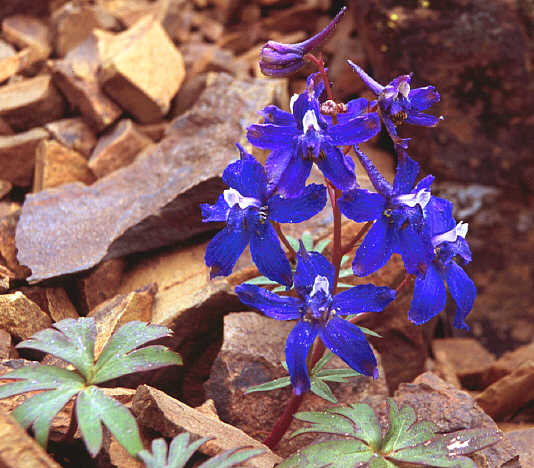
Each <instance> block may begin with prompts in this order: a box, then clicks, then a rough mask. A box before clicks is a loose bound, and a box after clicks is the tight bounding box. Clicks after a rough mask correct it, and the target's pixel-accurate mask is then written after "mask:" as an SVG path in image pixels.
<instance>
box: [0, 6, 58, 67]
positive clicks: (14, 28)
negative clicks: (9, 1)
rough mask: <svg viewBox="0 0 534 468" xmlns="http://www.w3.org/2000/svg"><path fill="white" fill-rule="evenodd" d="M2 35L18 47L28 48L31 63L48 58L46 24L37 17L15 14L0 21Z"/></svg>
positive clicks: (47, 31) (48, 38)
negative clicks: (0, 22)
mask: <svg viewBox="0 0 534 468" xmlns="http://www.w3.org/2000/svg"><path fill="white" fill-rule="evenodd" d="M2 33H3V35H4V37H5V38H6V39H7V40H8V41H9V42H11V43H12V44H14V45H16V46H17V47H18V48H19V49H25V48H29V50H30V54H29V60H30V61H31V62H32V63H33V62H36V61H38V60H44V59H46V58H48V56H49V55H50V52H51V51H52V47H51V46H50V32H49V30H48V26H47V25H46V24H45V23H44V22H43V21H41V20H40V19H38V18H35V17H33V16H28V15H15V16H10V17H8V18H5V19H4V20H3V21H2Z"/></svg>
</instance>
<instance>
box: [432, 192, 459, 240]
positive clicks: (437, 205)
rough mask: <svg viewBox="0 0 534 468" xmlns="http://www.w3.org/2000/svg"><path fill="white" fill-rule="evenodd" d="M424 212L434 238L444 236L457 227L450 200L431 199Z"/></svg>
mask: <svg viewBox="0 0 534 468" xmlns="http://www.w3.org/2000/svg"><path fill="white" fill-rule="evenodd" d="M424 211H425V218H426V220H427V223H428V224H429V226H430V234H431V235H432V236H436V235H438V234H443V233H445V232H447V231H450V230H451V229H452V228H453V227H455V226H456V221H455V220H454V217H453V215H452V203H451V202H450V201H449V200H445V199H444V198H438V197H431V198H430V201H429V202H428V203H427V205H426V206H425V210H424Z"/></svg>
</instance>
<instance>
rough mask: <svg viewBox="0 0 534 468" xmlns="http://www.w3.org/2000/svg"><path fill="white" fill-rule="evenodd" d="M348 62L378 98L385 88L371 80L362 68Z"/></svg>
mask: <svg viewBox="0 0 534 468" xmlns="http://www.w3.org/2000/svg"><path fill="white" fill-rule="evenodd" d="M347 62H348V64H349V65H350V66H351V68H352V69H353V70H354V71H355V72H356V73H358V75H360V78H361V79H362V81H363V82H364V83H365V86H367V87H368V88H369V89H370V90H371V92H372V93H373V94H374V95H375V96H378V95H379V94H380V93H381V92H382V91H383V90H384V87H383V86H382V85H381V84H380V83H378V82H376V81H375V80H374V79H373V78H371V77H370V76H369V75H368V74H367V73H365V72H364V71H363V69H362V68H360V67H359V66H358V65H356V64H355V63H354V62H352V61H350V60H347Z"/></svg>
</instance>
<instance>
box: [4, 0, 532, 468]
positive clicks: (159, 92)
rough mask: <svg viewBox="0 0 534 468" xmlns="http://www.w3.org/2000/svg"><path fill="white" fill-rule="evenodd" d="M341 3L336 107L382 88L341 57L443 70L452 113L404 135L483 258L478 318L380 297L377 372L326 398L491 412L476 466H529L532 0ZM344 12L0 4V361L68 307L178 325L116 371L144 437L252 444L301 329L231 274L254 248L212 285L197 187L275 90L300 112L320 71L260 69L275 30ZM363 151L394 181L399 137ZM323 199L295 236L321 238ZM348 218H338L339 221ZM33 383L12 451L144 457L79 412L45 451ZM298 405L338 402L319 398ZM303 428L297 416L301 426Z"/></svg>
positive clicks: (381, 72) (11, 361)
mask: <svg viewBox="0 0 534 468" xmlns="http://www.w3.org/2000/svg"><path fill="white" fill-rule="evenodd" d="M348 3H349V11H348V12H347V14H346V15H345V18H344V20H343V21H342V22H341V23H340V25H339V26H338V28H337V29H336V32H335V34H334V35H332V37H331V39H330V41H329V42H328V43H327V45H326V47H325V56H326V59H327V65H328V67H329V76H330V78H331V80H332V81H333V82H334V83H335V85H334V94H335V95H336V97H337V99H338V100H347V99H349V98H354V97H356V96H364V97H370V96H369V94H368V91H366V90H365V89H364V86H363V84H362V83H361V82H360V81H359V79H358V78H357V76H356V75H355V74H354V73H353V72H352V71H351V70H350V69H349V67H348V66H347V65H346V63H345V59H347V58H350V59H351V60H353V61H354V62H357V63H359V64H360V65H362V66H363V67H364V68H366V69H368V70H370V71H372V73H373V75H374V76H375V78H376V79H377V80H378V81H380V82H382V83H384V84H385V83H387V82H388V81H389V80H390V79H391V78H393V77H395V76H397V75H399V74H401V73H409V72H412V71H413V72H414V77H413V82H414V83H415V85H416V86H424V85H427V84H433V85H435V86H436V87H437V89H438V90H439V92H440V93H441V102H440V104H439V105H438V106H436V108H435V109H434V110H435V113H437V114H438V115H439V114H443V115H444V117H445V120H444V121H443V122H442V123H440V126H439V128H438V129H425V128H414V127H412V128H403V129H401V134H402V135H404V136H408V135H409V136H411V137H413V144H412V143H411V144H410V154H412V156H413V157H414V158H415V159H417V160H418V161H420V162H421V164H422V165H423V167H424V170H425V171H426V172H427V173H432V174H434V175H435V176H436V177H437V182H436V184H435V187H434V190H433V192H434V193H435V194H437V195H440V196H444V197H447V198H449V199H451V200H453V201H454V202H455V209H456V212H455V216H456V217H457V218H458V219H463V220H464V221H467V222H469V237H468V239H469V242H470V245H471V248H472V250H473V262H472V263H471V264H470V265H469V266H468V267H467V268H466V269H467V271H468V273H469V274H470V276H471V277H472V278H473V279H474V281H475V284H476V285H477V300H476V302H475V306H474V309H473V311H472V313H471V314H470V315H469V317H468V320H467V322H468V323H469V325H470V326H471V331H470V332H458V331H456V330H453V329H452V327H451V325H450V322H449V320H448V318H447V317H452V316H453V313H454V304H450V308H448V309H447V313H448V314H445V313H444V314H442V316H440V317H438V318H436V319H434V320H433V321H432V322H431V323H429V324H427V325H425V326H424V327H415V326H413V325H412V324H411V323H410V322H408V320H407V318H406V311H407V308H408V306H409V302H410V298H411V287H410V288H404V289H403V290H402V294H401V297H400V298H398V300H396V301H395V302H394V303H393V304H391V305H390V306H389V307H388V308H387V309H386V310H385V311H384V312H383V313H382V314H374V316H373V317H371V318H369V319H368V320H367V322H363V323H362V325H363V326H366V327H368V328H372V329H373V330H375V331H377V332H378V333H380V334H381V335H382V338H380V339H379V338H377V339H373V341H372V342H373V346H374V347H375V349H376V350H377V353H378V354H379V356H380V369H381V373H380V375H381V376H380V378H379V379H377V380H369V379H367V378H364V377H357V378H353V379H351V380H350V382H349V383H345V384H334V387H333V388H334V394H335V395H336V396H337V398H338V400H339V401H340V402H343V403H354V402H358V401H363V402H366V403H368V404H370V405H371V406H373V407H374V408H375V409H376V410H377V411H378V412H379V413H380V414H383V413H384V411H385V399H386V398H387V396H389V395H393V396H394V398H395V399H396V400H397V401H398V402H399V403H410V404H412V405H413V406H414V408H415V410H416V412H417V414H418V416H420V417H424V418H427V419H431V420H432V421H434V422H435V423H436V424H437V425H438V427H439V428H440V431H443V432H452V431H457V430H459V429H465V428H477V427H484V428H497V427H498V428H499V429H501V430H502V431H504V435H503V438H502V440H501V442H499V443H498V444H497V445H495V446H493V447H490V448H487V449H485V450H483V451H481V452H479V453H477V454H476V455H474V456H473V457H474V459H475V461H476V463H477V466H480V467H488V468H494V467H495V468H497V467H501V466H502V467H517V466H523V467H531V466H534V462H533V460H534V451H533V447H534V409H533V402H534V391H533V388H534V387H532V386H531V385H532V384H533V382H534V342H533V341H532V337H533V336H534V287H533V285H534V253H533V252H534V248H533V246H534V209H533V204H534V162H533V161H534V159H533V158H532V148H533V147H534V120H533V115H532V110H533V109H534V92H533V87H534V79H533V78H532V70H531V67H530V64H531V63H532V61H533V60H534V36H533V35H532V29H533V24H534V6H533V4H532V2H529V1H527V0H525V1H517V2H505V1H503V0H490V1H482V0H473V1H471V2H466V1H463V0H449V1H442V2H433V1H426V0H425V1H418V2H412V1H410V2H409V1H402V2H393V1H378V0H371V1H364V0H353V1H352V2H348ZM341 6H342V2H337V1H330V0H305V1H304V0H303V1H298V2H292V1H284V0H253V1H249V2H246V1H240V0H157V1H150V0H128V1H126V0H93V1H89V0H87V1H85V0H78V1H76V0H72V1H66V0H48V1H47V0H39V1H21V0H3V1H2V2H1V3H0V21H1V22H2V35H1V37H0V196H1V200H0V359H1V360H2V361H1V362H0V373H1V374H4V373H5V372H7V371H9V370H11V369H12V368H18V367H22V366H29V365H35V364H36V362H35V361H36V359H37V358H42V356H40V357H39V356H36V355H35V354H27V353H22V352H20V353H19V352H17V351H16V350H15V348H14V345H15V344H16V343H18V342H19V341H21V340H24V339H27V338H29V337H30V336H31V335H32V334H34V333H35V332H37V331H39V330H41V329H43V328H46V327H49V326H50V325H51V324H52V323H53V322H56V321H59V320H61V319H64V318H68V317H72V318H76V317H79V316H92V317H95V320H96V321H97V323H98V324H99V330H100V333H101V334H102V336H104V337H106V336H109V335H110V334H111V333H112V332H113V330H114V329H116V327H118V326H120V325H121V324H123V323H125V322H127V321H130V320H143V321H151V322H152V323H157V324H163V325H166V326H168V327H169V328H171V329H172V330H173V332H174V335H173V338H172V339H171V340H170V341H169V343H168V345H169V346H171V347H172V349H174V350H175V351H178V352H179V353H180V354H181V355H182V357H183V360H184V366H183V367H181V368H179V369H174V368H173V369H168V370H162V371H154V372H150V373H148V374H143V375H140V376H135V377H128V378H123V379H119V381H117V382H114V387H113V388H110V389H109V392H110V393H111V394H112V395H114V396H115V397H116V398H118V399H119V400H120V401H121V402H123V403H124V404H126V405H127V406H129V407H130V408H131V409H132V410H133V412H134V414H135V415H136V418H137V421H138V423H139V425H140V426H141V428H142V430H143V435H144V437H145V440H146V442H149V441H150V440H151V439H153V438H154V437H156V436H159V435H163V436H165V437H172V436H173V435H175V434H176V433H178V432H181V431H183V430H187V431H189V432H191V433H192V434H194V435H199V436H206V435H211V436H215V437H216V439H215V440H214V441H212V442H211V443H210V444H209V445H207V446H205V447H207V448H204V446H203V450H204V454H206V455H214V454H216V453H218V452H219V451H221V450H224V449H227V448H231V447H236V446H242V445H258V444H260V442H259V441H261V440H263V438H265V436H266V435H267V434H268V433H269V430H270V426H271V425H272V423H273V422H274V421H275V420H276V419H277V417H278V416H279V415H280V414H281V413H282V411H283V404H282V402H283V401H285V399H287V398H288V396H289V390H288V389H287V388H286V389H281V390H276V391H272V392H266V393H254V394H249V395H245V393H244V392H245V390H246V388H248V387H249V386H250V385H256V384H259V383H263V382H265V381H268V380H272V379H275V378H278V377H282V376H284V375H286V374H285V371H284V369H283V368H282V366H281V365H280V361H281V359H283V348H284V346H283V344H284V342H285V338H286V336H287V333H288V330H289V329H291V327H292V324H290V323H289V324H288V323H283V322H278V321H273V320H270V319H267V318H265V317H263V316H261V315H258V314H256V313H253V312H250V311H247V310H245V308H244V306H243V305H242V304H240V302H239V301H238V299H237V296H236V295H235V293H234V292H233V288H234V287H235V286H236V285H237V284H240V283H241V282H242V281H244V280H247V279H249V278H251V277H253V276H256V275H257V271H256V270H255V267H254V266H253V264H252V263H251V261H250V258H249V257H248V256H245V257H243V258H242V259H241V260H240V261H239V263H238V265H237V267H236V268H235V270H234V273H233V274H232V275H231V276H230V277H228V278H222V279H216V280H213V281H210V280H209V278H208V271H207V268H206V266H205V265H204V260H203V257H204V251H205V247H206V244H207V242H208V241H209V239H210V238H211V236H212V234H213V225H211V224H204V223H202V222H201V218H200V210H199V204H200V203H202V202H213V201H215V199H216V197H217V195H218V193H219V192H220V190H221V189H222V187H223V185H222V181H221V174H222V170H223V169H224V167H225V166H226V165H227V164H228V162H229V161H231V160H233V159H235V158H236V150H235V147H234V144H235V142H236V141H239V142H241V143H242V144H243V145H245V147H246V148H247V149H248V150H249V151H252V148H250V147H249V146H247V141H246V139H245V128H246V127H247V126H248V125H250V124H251V123H254V122H258V121H259V120H258V119H259V117H258V115H257V114H256V111H257V110H258V109H262V108H263V107H264V106H266V105H268V104H277V105H278V106H280V107H283V108H286V109H287V108H288V104H289V96H291V95H292V93H293V92H295V91H301V90H302V87H303V84H304V80H305V78H306V75H307V73H309V72H311V71H313V70H312V69H311V68H305V69H304V70H302V71H301V72H299V73H298V74H297V75H295V76H293V77H292V78H291V79H266V78H264V77H262V75H261V72H260V71H259V67H258V57H259V48H260V46H261V44H262V43H264V42H265V41H266V40H268V39H274V40H278V41H281V42H298V41H300V40H303V39H304V38H306V37H309V36H310V35H312V34H314V33H316V32H317V31H318V30H320V29H321V28H322V27H323V26H325V25H326V24H327V23H328V21H329V20H330V18H331V17H332V16H333V15H334V14H335V13H336V12H337V10H338V9H339V8H340V7H341ZM154 50H157V53H153V51H154ZM366 149H367V151H368V152H369V154H370V156H371V157H372V158H373V160H374V161H375V163H376V164H377V165H378V166H379V167H380V168H381V169H382V170H383V171H384V172H385V173H386V174H387V175H388V176H391V174H392V167H393V166H394V160H393V155H392V153H391V148H390V147H389V145H388V143H387V137H386V136H385V135H380V136H379V137H377V138H375V139H374V140H373V141H372V142H371V143H369V144H367V146H366ZM255 155H256V156H257V157H258V158H262V157H264V155H262V154H260V153H258V152H255ZM360 183H361V185H362V186H365V184H366V180H364V179H363V178H362V179H361V180H360ZM327 211H328V210H324V211H323V212H322V213H321V215H320V216H318V217H316V218H314V219H313V220H312V221H310V222H307V223H303V224H302V225H297V226H295V227H293V228H292V229H290V230H289V231H288V232H289V233H290V234H292V235H295V236H298V235H300V234H302V232H303V231H304V230H308V231H310V232H311V233H312V235H313V237H314V239H317V240H319V239H324V238H326V237H328V236H329V235H330V234H331V231H330V224H331V217H330V215H329V213H327ZM357 230H358V226H356V225H355V224H354V223H345V224H344V233H343V236H344V237H345V238H346V239H347V240H348V239H350V238H351V237H352V236H353V235H354V234H355V233H356V232H357ZM327 252H328V249H327ZM402 276H403V271H402V263H401V262H400V259H399V258H396V257H394V258H393V259H392V260H391V261H390V263H389V264H388V265H387V267H386V268H385V269H384V270H381V271H380V272H378V273H376V274H375V275H373V278H372V279H373V281H374V282H375V284H378V285H388V286H389V285H393V284H398V282H399V281H400V279H401V278H402ZM366 281H367V280H366ZM354 283H355V284H356V283H357V280H356V279H355V280H354ZM451 302H452V301H451ZM42 361H43V362H48V363H50V362H53V358H52V357H51V356H45V357H44V358H43V359H42ZM331 365H332V366H341V365H342V363H340V362H337V363H336V362H335V361H334V360H333V361H332V362H331ZM23 398H24V397H13V398H10V399H6V400H1V401H0V418H1V419H2V422H0V427H4V428H6V433H9V434H10V435H11V438H8V437H0V460H1V463H0V464H2V466H7V467H9V468H19V467H21V468H26V467H32V468H33V467H41V466H43V467H44V466H47V467H48V466H50V467H52V466H58V464H59V465H61V466H65V467H70V466H72V467H75V466H76V467H78V466H87V467H89V466H98V467H126V466H128V467H131V466H142V465H141V463H140V462H138V461H136V460H134V459H132V458H130V457H129V456H128V455H127V454H126V453H125V452H124V450H122V448H121V447H120V446H119V445H118V444H117V442H116V441H115V440H114V439H113V438H110V437H108V439H107V440H106V443H105V447H104V451H103V452H102V453H101V454H100V455H99V456H98V457H97V458H96V460H90V459H89V458H88V456H87V455H86V454H85V452H84V449H83V446H82V445H81V444H80V443H78V442H79V439H77V438H76V437H75V441H78V442H75V443H74V444H70V445H68V444H64V443H61V442H60V440H61V438H62V436H63V435H64V434H65V433H66V431H67V430H68V426H69V420H70V412H71V411H72V405H71V406H67V407H66V408H65V409H64V410H63V411H62V412H61V414H60V417H59V418H58V419H57V420H56V422H55V423H54V428H53V433H52V443H51V445H50V447H49V448H50V452H51V454H50V456H47V455H46V454H44V453H42V452H40V451H39V447H38V446H37V445H36V444H35V443H34V441H33V439H31V438H28V437H27V436H26V434H25V433H24V431H22V429H20V431H19V429H18V428H17V426H16V425H13V424H14V423H13V422H12V420H11V419H9V417H8V415H7V413H8V412H9V411H11V410H12V409H13V408H14V407H15V406H16V405H17V404H18V403H20V402H21V401H22V399H23ZM304 406H305V408H306V409H311V410H317V409H323V408H326V407H329V406H332V404H330V403H328V402H326V401H325V400H321V399H319V398H318V397H315V396H310V397H309V398H307V399H306V400H305V402H304ZM297 427H298V423H297V422H293V426H292V427H291V430H293V429H295V428H297ZM7 428H9V429H7ZM291 430H290V432H291ZM0 433H1V432H0ZM306 440H309V439H306V438H305V437H303V438H298V439H292V440H289V438H288V437H286V438H284V439H283V440H282V442H281V444H280V446H279V448H278V449H277V450H276V453H271V452H268V453H267V454H266V455H264V456H263V457H261V458H258V459H254V460H252V461H251V463H252V464H253V465H252V466H258V467H272V466H273V465H274V464H275V463H277V462H279V461H280V460H281V459H280V458H279V457H280V456H281V457H284V456H287V455H288V454H290V453H292V452H293V451H294V450H296V449H297V448H299V447H301V446H302V445H303V444H305V442H306ZM13 446H16V447H20V450H21V451H26V452H27V453H29V454H31V455H32V456H33V458H31V460H30V461H29V464H27V465H24V466H22V465H21V464H20V459H18V458H10V456H11V455H10V453H11V452H10V448H11V447H13ZM136 464H137V465H136Z"/></svg>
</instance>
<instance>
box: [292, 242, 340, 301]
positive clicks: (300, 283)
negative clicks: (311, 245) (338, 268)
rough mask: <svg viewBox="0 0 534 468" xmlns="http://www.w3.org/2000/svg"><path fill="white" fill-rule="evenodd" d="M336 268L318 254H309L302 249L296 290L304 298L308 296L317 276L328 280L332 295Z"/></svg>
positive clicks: (297, 270) (298, 262) (298, 260)
mask: <svg viewBox="0 0 534 468" xmlns="http://www.w3.org/2000/svg"><path fill="white" fill-rule="evenodd" d="M334 274H335V270H334V266H333V265H332V264H331V263H330V262H329V261H328V260H327V259H326V257H324V256H323V255H321V254H319V253H317V252H307V251H306V249H304V248H302V247H301V249H300V250H299V252H298V254H297V269H296V271H295V289H296V290H297V292H298V293H299V294H300V295H301V296H302V297H305V296H307V295H308V294H309V293H310V291H311V290H312V287H313V283H314V282H315V278H316V277H317V276H324V277H325V278H327V279H328V284H329V286H330V294H332V292H333V291H332V290H333V286H334Z"/></svg>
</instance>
